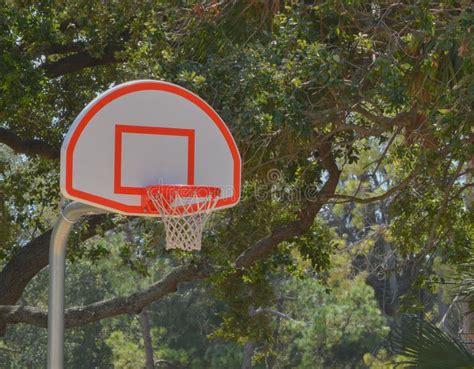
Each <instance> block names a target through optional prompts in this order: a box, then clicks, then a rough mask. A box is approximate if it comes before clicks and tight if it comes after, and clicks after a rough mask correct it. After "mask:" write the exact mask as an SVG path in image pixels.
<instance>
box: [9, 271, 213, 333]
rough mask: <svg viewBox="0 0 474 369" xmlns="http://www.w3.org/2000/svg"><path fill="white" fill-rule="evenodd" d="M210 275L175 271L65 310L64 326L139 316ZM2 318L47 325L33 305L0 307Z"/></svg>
mask: <svg viewBox="0 0 474 369" xmlns="http://www.w3.org/2000/svg"><path fill="white" fill-rule="evenodd" d="M208 275H209V270H207V269H206V268H204V269H202V270H200V269H199V268H198V267H196V266H190V265H186V266H182V267H178V268H175V269H174V270H172V271H171V272H170V273H168V274H167V275H166V276H164V277H163V278H162V279H161V280H160V281H158V282H156V283H154V284H152V285H151V286H149V287H148V288H146V289H144V290H142V291H139V292H136V293H133V294H131V295H129V296H125V297H122V296H121V297H114V298H111V299H108V300H103V301H100V302H96V303H93V304H90V305H86V306H77V307H72V308H69V309H66V312H65V326H66V327H67V328H70V327H78V326H81V325H85V324H89V323H93V322H96V321H99V320H101V319H104V318H109V317H113V316H116V315H121V314H138V313H139V312H140V311H141V310H142V309H143V308H144V307H145V306H148V305H150V304H151V303H152V302H153V301H156V300H159V299H161V298H163V297H164V296H166V295H168V294H170V293H173V292H176V290H177V288H178V284H179V283H183V282H191V281H194V280H199V279H204V278H205V277H207V276H208ZM0 317H2V318H3V319H4V320H5V321H6V322H7V323H10V324H12V323H27V324H32V325H35V326H38V327H42V328H46V327H47V326H48V312H47V311H45V310H42V309H38V308H34V307H31V306H21V305H16V306H1V305H0Z"/></svg>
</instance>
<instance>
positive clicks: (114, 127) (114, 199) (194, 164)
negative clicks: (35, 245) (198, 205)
mask: <svg viewBox="0 0 474 369" xmlns="http://www.w3.org/2000/svg"><path fill="white" fill-rule="evenodd" d="M240 173H241V161H240V154H239V151H238V148H237V145H236V144H235V141H234V139H233V138H232V135H231V134H230V131H229V129H228V128H227V126H226V125H225V123H224V122H223V121H222V119H221V118H220V117H219V116H218V114H217V113H216V112H215V111H214V110H213V109H212V108H211V107H210V106H209V105H208V104H207V103H206V102H205V101H203V100H202V99H201V98H199V97H198V96H196V95H195V94H193V93H192V92H190V91H188V90H186V89H184V88H182V87H179V86H177V85H174V84H171V83H167V82H162V81H152V80H141V81H132V82H128V83H124V84H121V85H118V86H116V87H113V88H112V89H110V90H108V91H106V92H104V93H103V94H101V95H100V96H98V97H97V98H96V99H95V100H93V101H92V102H91V103H90V104H89V105H87V106H86V107H85V108H84V110H83V111H82V112H81V113H80V114H79V116H78V117H77V118H76V120H75V121H74V123H73V124H72V126H71V128H70V129H69V132H68V133H67V135H66V137H65V139H64V142H63V145H62V148H61V191H62V193H63V195H64V196H65V197H67V198H70V199H74V200H78V201H81V202H84V203H88V204H91V205H94V206H96V207H100V208H104V209H107V210H110V211H114V212H118V213H122V214H129V215H147V216H150V214H149V213H147V212H145V211H144V209H143V205H142V195H143V194H144V192H145V187H146V186H149V185H156V184H173V185H174V184H177V185H199V186H218V187H220V188H221V195H220V198H219V200H218V202H217V205H216V208H226V207H230V206H233V205H235V204H236V203H237V202H238V201H239V199H240V181H241V174H240ZM156 215H159V214H156Z"/></svg>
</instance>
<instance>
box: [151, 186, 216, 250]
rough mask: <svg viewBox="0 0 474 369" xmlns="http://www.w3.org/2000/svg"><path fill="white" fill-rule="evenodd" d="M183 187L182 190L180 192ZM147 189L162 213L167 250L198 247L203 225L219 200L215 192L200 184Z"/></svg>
mask: <svg viewBox="0 0 474 369" xmlns="http://www.w3.org/2000/svg"><path fill="white" fill-rule="evenodd" d="M182 189H185V191H180V190H182ZM190 189H192V190H190ZM203 189H204V190H203ZM207 189H208V188H207ZM147 192H148V198H149V199H150V201H151V202H152V204H153V205H154V206H155V208H156V209H157V210H158V212H159V213H160V214H161V218H162V220H163V224H164V226H165V232H166V249H167V250H169V249H181V250H186V251H192V250H200V249H201V243H202V234H203V230H204V226H205V225H206V222H207V220H208V219H209V217H210V216H211V213H212V211H213V210H214V208H215V206H216V203H217V201H218V199H219V196H218V192H216V191H206V188H199V187H189V188H185V187H181V188H175V189H174V188H171V189H170V188H169V187H166V186H163V188H161V187H160V186H156V187H150V188H148V190H147Z"/></svg>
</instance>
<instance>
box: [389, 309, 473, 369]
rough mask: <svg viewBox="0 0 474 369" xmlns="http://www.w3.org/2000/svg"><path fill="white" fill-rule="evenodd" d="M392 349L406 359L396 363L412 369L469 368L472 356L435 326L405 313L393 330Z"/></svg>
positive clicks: (471, 366) (460, 344)
mask: <svg viewBox="0 0 474 369" xmlns="http://www.w3.org/2000/svg"><path fill="white" fill-rule="evenodd" d="M390 336H391V337H390V340H391V344H392V349H393V351H394V352H395V353H396V354H398V355H402V356H404V357H406V358H407V360H406V361H404V362H403V363H399V364H398V365H402V364H403V365H407V366H405V367H406V368H410V369H411V368H413V369H415V368H416V369H448V368H449V369H472V368H474V356H473V355H472V354H471V353H470V352H469V351H468V349H467V348H466V347H464V346H463V344H462V343H461V342H459V341H458V340H456V339H455V338H454V337H451V336H450V335H448V334H447V333H445V332H443V331H442V330H441V329H439V328H438V327H437V326H436V325H434V324H432V323H430V322H427V321H424V320H422V319H420V318H418V317H417V316H414V315H405V316H403V318H402V321H401V325H400V327H396V328H394V329H392V332H391V334H390Z"/></svg>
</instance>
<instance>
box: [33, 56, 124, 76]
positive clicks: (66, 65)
mask: <svg viewBox="0 0 474 369" xmlns="http://www.w3.org/2000/svg"><path fill="white" fill-rule="evenodd" d="M116 51H117V49H110V50H108V51H106V52H105V53H104V55H103V56H101V57H100V58H97V57H94V56H91V55H90V54H89V53H87V52H85V51H82V52H78V53H76V54H73V55H68V56H65V57H64V58H61V59H59V60H57V61H55V62H52V63H46V64H44V65H43V66H42V67H41V68H42V69H43V70H44V72H45V74H46V76H48V77H49V78H57V77H59V76H62V75H65V74H68V73H74V72H78V71H80V70H81V69H84V68H88V67H97V66H99V65H107V64H112V63H115V62H116V61H117V59H116V58H115V52H116Z"/></svg>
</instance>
